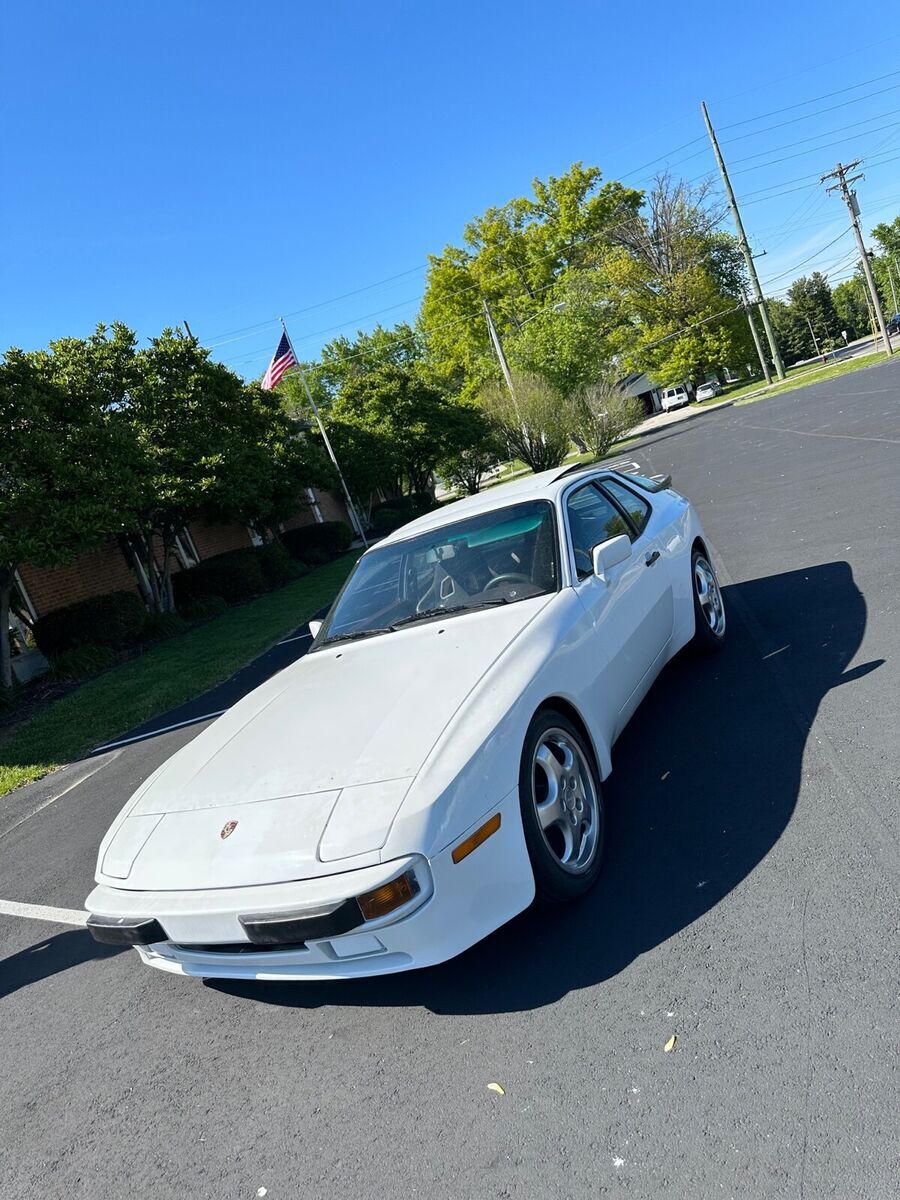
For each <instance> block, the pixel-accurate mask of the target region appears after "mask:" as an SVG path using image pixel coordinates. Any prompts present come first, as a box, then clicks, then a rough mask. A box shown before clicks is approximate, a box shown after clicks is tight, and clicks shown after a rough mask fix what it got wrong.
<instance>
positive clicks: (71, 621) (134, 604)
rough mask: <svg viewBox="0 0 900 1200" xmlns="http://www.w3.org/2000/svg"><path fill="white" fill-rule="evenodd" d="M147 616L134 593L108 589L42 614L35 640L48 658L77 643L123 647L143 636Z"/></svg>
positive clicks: (115, 647) (78, 644) (36, 628)
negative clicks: (105, 592)
mask: <svg viewBox="0 0 900 1200" xmlns="http://www.w3.org/2000/svg"><path fill="white" fill-rule="evenodd" d="M146 619H147V610H146V609H145V608H144V605H143V604H142V602H141V600H140V597H139V596H138V595H137V594H136V593H135V592H109V593H107V594H106V595H102V596H92V597H91V598H90V599H89V600H80V601H79V602H78V603H77V604H68V605H66V607H65V608H58V609H56V611H55V612H51V613H48V614H47V615H46V616H45V617H40V618H39V619H38V620H37V621H36V622H35V626H34V640H35V642H36V643H37V646H38V648H39V649H40V650H41V651H42V652H43V653H44V654H46V655H47V657H48V658H52V657H55V656H58V655H60V654H62V653H63V652H64V651H66V650H71V649H72V648H73V647H75V646H84V645H92V646H110V647H112V648H113V649H120V648H122V647H123V646H127V645H129V644H130V643H131V642H134V641H136V640H137V639H138V638H139V637H140V635H141V633H142V632H143V629H144V622H145V621H146Z"/></svg>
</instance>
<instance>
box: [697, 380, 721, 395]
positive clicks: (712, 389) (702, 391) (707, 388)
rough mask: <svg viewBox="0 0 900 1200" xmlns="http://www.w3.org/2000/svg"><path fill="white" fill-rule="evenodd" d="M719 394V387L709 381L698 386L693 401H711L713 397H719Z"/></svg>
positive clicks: (713, 381)
mask: <svg viewBox="0 0 900 1200" xmlns="http://www.w3.org/2000/svg"><path fill="white" fill-rule="evenodd" d="M721 394H722V388H721V386H720V385H719V384H718V383H716V382H715V380H711V381H710V382H709V383H701V384H700V386H699V387H698V388H697V395H696V397H695V399H697V400H712V399H713V398H714V397H715V396H721Z"/></svg>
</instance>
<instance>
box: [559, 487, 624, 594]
mask: <svg viewBox="0 0 900 1200" xmlns="http://www.w3.org/2000/svg"><path fill="white" fill-rule="evenodd" d="M566 517H567V519H568V525H569V534H570V536H571V538H572V549H573V550H574V552H575V568H576V570H577V572H578V578H579V579H585V578H586V577H587V576H588V575H590V574H592V573H593V570H594V564H593V559H592V556H591V551H592V550H593V548H594V547H595V546H596V545H598V544H599V543H600V542H605V541H606V540H607V539H608V538H611V537H617V536H618V535H619V534H620V533H625V534H628V535H629V536H631V530H630V529H629V528H628V524H627V522H626V521H625V518H624V517H623V516H622V514H621V513H620V512H619V510H618V509H617V508H615V507H614V505H613V504H612V502H611V501H610V500H609V499H608V497H606V496H604V495H603V493H602V492H601V491H600V490H599V488H598V487H597V486H596V484H593V483H587V484H585V485H584V487H580V488H578V489H577V490H576V491H574V492H572V494H571V495H570V496H569V498H568V500H567V501H566Z"/></svg>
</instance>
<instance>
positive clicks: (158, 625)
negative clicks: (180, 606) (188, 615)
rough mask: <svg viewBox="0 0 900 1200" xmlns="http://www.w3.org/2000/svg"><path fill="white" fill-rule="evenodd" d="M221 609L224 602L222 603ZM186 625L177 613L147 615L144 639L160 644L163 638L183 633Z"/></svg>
mask: <svg viewBox="0 0 900 1200" xmlns="http://www.w3.org/2000/svg"><path fill="white" fill-rule="evenodd" d="M222 604H223V607H224V604H225V602H224V601H223V602H222ZM187 627H188V623H187V621H186V620H185V619H184V617H180V616H179V615H178V613H148V614H147V620H146V622H145V624H144V638H145V640H146V641H148V642H161V641H163V640H164V639H165V638H170V637H175V636H176V635H177V634H179V633H184V631H185V630H186V629H187Z"/></svg>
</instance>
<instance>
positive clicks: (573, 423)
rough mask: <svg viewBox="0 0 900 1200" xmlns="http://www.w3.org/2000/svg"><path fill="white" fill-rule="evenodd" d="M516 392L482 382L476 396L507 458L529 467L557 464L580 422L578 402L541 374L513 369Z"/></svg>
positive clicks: (504, 386)
mask: <svg viewBox="0 0 900 1200" xmlns="http://www.w3.org/2000/svg"><path fill="white" fill-rule="evenodd" d="M513 390H514V393H515V396H513V395H511V394H510V391H509V389H508V387H507V386H506V384H505V383H500V382H498V381H492V382H490V383H487V384H485V385H484V387H483V388H482V390H481V393H480V395H479V398H478V402H479V404H480V406H481V408H482V409H483V410H484V412H485V413H486V415H487V416H488V418H489V419H490V420H491V421H492V422H493V424H494V426H495V428H496V429H497V431H498V434H499V436H500V437H501V438H502V441H503V444H504V445H505V447H506V451H507V454H508V456H509V457H510V458H518V459H521V461H522V462H523V463H525V465H526V466H527V467H530V468H531V470H532V471H548V470H550V468H551V467H558V466H559V465H560V463H561V462H562V461H563V460H564V459H565V457H566V455H567V454H568V453H569V446H570V444H571V440H572V435H573V433H575V432H576V430H577V428H578V425H579V417H580V412H579V405H578V402H577V401H576V400H575V399H574V398H573V397H568V396H563V395H562V394H561V393H560V392H558V391H557V390H556V388H554V387H553V385H552V384H551V383H549V382H548V381H547V380H546V379H544V378H543V377H542V376H540V375H525V374H523V373H521V372H514V373H513Z"/></svg>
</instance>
